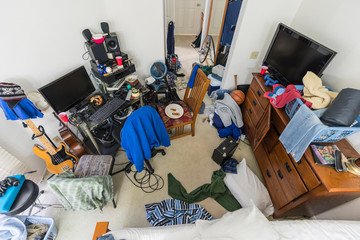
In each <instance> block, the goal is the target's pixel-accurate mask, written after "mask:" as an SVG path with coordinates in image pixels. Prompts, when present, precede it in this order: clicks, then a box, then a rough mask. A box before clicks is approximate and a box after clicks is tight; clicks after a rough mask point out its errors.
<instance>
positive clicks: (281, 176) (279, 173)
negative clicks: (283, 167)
mask: <svg viewBox="0 0 360 240" xmlns="http://www.w3.org/2000/svg"><path fill="white" fill-rule="evenodd" d="M277 173H278V175H279V177H280V179H283V178H284V175H282V173H281V171H280V169H279V170H278V171H277Z"/></svg>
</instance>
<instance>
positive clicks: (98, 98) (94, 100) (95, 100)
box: [90, 95, 103, 106]
mask: <svg viewBox="0 0 360 240" xmlns="http://www.w3.org/2000/svg"><path fill="white" fill-rule="evenodd" d="M90 102H91V103H92V104H95V105H96V106H100V105H101V104H102V102H103V99H102V97H101V96H100V95H96V96H94V97H92V98H90Z"/></svg>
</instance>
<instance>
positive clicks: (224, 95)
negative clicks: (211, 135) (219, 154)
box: [205, 89, 244, 139]
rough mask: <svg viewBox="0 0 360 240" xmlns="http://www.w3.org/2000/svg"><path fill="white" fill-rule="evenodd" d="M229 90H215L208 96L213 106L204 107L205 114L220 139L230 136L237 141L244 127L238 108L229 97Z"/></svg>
mask: <svg viewBox="0 0 360 240" xmlns="http://www.w3.org/2000/svg"><path fill="white" fill-rule="evenodd" d="M230 93H231V91H229V90H222V89H220V90H216V91H213V92H212V93H211V95H210V98H211V99H213V100H215V102H214V104H213V105H210V106H206V108H205V112H206V114H207V115H208V116H209V121H210V125H212V126H214V127H215V128H216V129H217V130H218V134H219V137H220V138H224V137H227V136H231V137H233V138H234V139H239V137H240V136H241V134H242V133H243V130H242V127H243V126H244V123H243V119H242V113H241V109H240V106H239V105H238V104H237V103H236V102H235V100H234V99H233V98H232V97H231V95H230Z"/></svg>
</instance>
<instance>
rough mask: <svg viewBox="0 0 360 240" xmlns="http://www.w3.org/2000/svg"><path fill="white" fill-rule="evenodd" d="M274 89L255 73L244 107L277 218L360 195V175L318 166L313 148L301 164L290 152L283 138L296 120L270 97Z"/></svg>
mask: <svg viewBox="0 0 360 240" xmlns="http://www.w3.org/2000/svg"><path fill="white" fill-rule="evenodd" d="M268 91H272V87H267V86H265V81H264V79H263V78H262V77H261V76H260V75H259V74H257V73H254V74H253V80H252V82H251V85H250V88H249V91H248V93H247V95H246V99H245V102H244V103H243V104H242V106H241V109H242V112H243V118H244V125H245V126H244V128H245V131H246V134H247V136H248V139H249V141H250V145H251V147H252V149H253V152H254V154H255V157H256V160H257V162H258V164H259V167H260V170H261V172H262V175H263V176H264V179H265V183H266V186H267V189H268V190H269V193H270V196H271V199H272V201H273V203H274V207H275V213H274V217H284V216H307V217H309V216H313V215H316V214H319V213H321V212H323V211H326V210H328V209H331V208H333V207H336V206H338V205H341V204H343V203H345V202H348V201H350V200H352V199H355V198H358V197H360V177H357V176H355V175H352V174H350V173H347V172H344V173H337V172H336V171H335V170H334V169H331V168H328V167H324V166H320V165H317V164H315V162H314V159H313V156H312V153H311V150H310V148H308V149H307V150H306V152H305V154H304V156H303V157H302V159H301V161H300V162H299V163H296V162H295V161H294V159H293V158H292V157H291V156H290V155H288V154H287V153H286V151H285V148H284V147H283V145H282V143H281V142H280V141H279V136H280V134H281V133H282V131H283V130H284V129H285V126H286V125H287V124H288V122H289V121H290V118H289V117H288V116H287V114H286V113H285V111H284V109H278V108H275V107H273V106H272V105H271V104H270V102H269V100H268V99H267V98H265V97H264V93H265V92H268ZM336 145H337V146H338V147H339V148H340V150H341V151H342V152H343V153H344V154H345V156H347V157H359V156H360V155H359V154H358V153H357V152H356V151H355V150H354V149H353V148H352V147H351V145H350V144H349V143H348V142H347V141H346V140H341V141H339V142H337V143H336ZM355 211H358V209H357V210H355Z"/></svg>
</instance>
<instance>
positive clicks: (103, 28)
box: [100, 22, 110, 34]
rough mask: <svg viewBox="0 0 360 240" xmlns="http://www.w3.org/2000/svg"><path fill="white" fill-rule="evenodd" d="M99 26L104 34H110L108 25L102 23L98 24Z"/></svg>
mask: <svg viewBox="0 0 360 240" xmlns="http://www.w3.org/2000/svg"><path fill="white" fill-rule="evenodd" d="M100 26H101V30H102V31H103V32H104V33H107V34H110V30H109V24H108V23H107V22H102V23H100Z"/></svg>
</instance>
